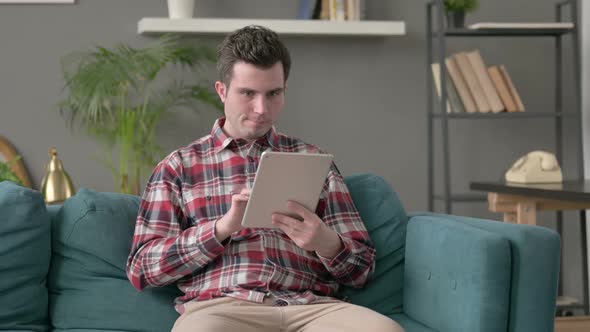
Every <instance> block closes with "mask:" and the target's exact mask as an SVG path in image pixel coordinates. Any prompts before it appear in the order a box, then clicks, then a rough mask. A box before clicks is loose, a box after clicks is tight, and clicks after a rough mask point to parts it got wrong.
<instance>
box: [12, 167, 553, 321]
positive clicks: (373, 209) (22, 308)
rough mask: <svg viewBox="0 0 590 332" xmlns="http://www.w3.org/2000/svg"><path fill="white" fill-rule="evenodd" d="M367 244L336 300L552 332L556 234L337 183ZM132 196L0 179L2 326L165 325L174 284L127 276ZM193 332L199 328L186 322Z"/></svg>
mask: <svg viewBox="0 0 590 332" xmlns="http://www.w3.org/2000/svg"><path fill="white" fill-rule="evenodd" d="M346 182H347V184H348V186H349V189H350V191H351V194H352V196H353V199H354V201H355V204H356V205H357V208H358V209H359V212H360V213H361V215H362V217H363V220H364V221H365V224H366V225H367V229H368V230H369V232H370V233H371V237H372V238H373V240H374V242H375V246H376V248H377V263H376V272H375V276H374V277H373V279H372V281H371V282H370V284H369V285H368V286H366V287H365V288H364V289H350V288H343V289H341V291H340V293H341V294H340V295H341V296H342V297H345V298H347V299H349V300H350V301H351V302H353V303H357V304H360V305H363V306H367V307H369V308H372V309H374V310H376V311H378V312H381V313H383V314H385V315H387V316H389V317H391V318H393V319H395V320H396V321H398V322H399V323H400V324H401V325H402V326H404V328H405V329H406V331H408V332H427V331H453V332H456V331H469V332H477V331H518V332H543V331H553V316H554V312H555V300H556V294H557V281H558V280H557V278H558V267H559V250H560V249H559V248H560V240H559V237H558V235H557V234H556V233H555V232H553V231H551V230H549V229H546V228H541V227H534V226H524V225H513V224H505V223H501V222H497V221H489V220H481V219H473V218H464V217H458V216H451V215H442V214H432V213H414V214H409V215H408V214H406V212H405V211H404V209H403V207H402V204H401V202H400V200H399V199H398V197H397V195H396V194H395V192H394V191H393V190H392V189H391V188H390V186H389V185H388V184H387V183H386V182H385V181H384V180H383V179H382V178H380V177H378V176H375V175H371V174H360V175H354V176H349V177H347V178H346ZM138 204H139V197H137V196H130V195H123V194H116V193H101V192H96V191H93V190H89V189H82V190H80V191H79V192H78V193H77V194H76V195H75V196H74V197H72V198H70V199H68V200H67V201H66V202H65V203H64V204H63V206H49V207H46V205H45V204H44V202H43V200H42V197H41V195H40V193H39V192H37V191H33V190H30V189H28V188H23V187H20V186H17V185H16V184H13V183H10V182H2V183H0V331H59V332H61V331H64V332H65V331H69V332H98V331H102V332H105V331H107V332H108V331H111V332H122V331H141V332H163V331H170V329H171V327H172V325H173V322H174V321H175V320H176V318H177V316H178V315H177V313H176V312H175V311H174V310H173V308H172V301H173V299H174V297H176V296H178V295H179V291H178V290H177V289H176V288H175V287H173V286H169V287H163V288H154V289H147V290H145V291H143V292H138V291H136V290H135V289H134V288H133V287H132V286H131V284H130V283H129V281H128V280H127V278H126V275H125V263H126V259H127V254H128V252H129V248H130V245H131V239H132V235H133V230H134V223H135V217H136V213H137V210H138ZM195 331H198V328H196V329H195Z"/></svg>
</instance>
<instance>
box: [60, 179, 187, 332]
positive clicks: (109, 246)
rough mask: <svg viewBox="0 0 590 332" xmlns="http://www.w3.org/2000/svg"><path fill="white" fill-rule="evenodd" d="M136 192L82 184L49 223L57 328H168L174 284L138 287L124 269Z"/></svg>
mask: <svg viewBox="0 0 590 332" xmlns="http://www.w3.org/2000/svg"><path fill="white" fill-rule="evenodd" d="M138 208H139V197H137V196H131V195H123V194H115V193H100V192H96V191H92V190H88V189H81V190H80V191H79V192H78V194H76V195H75V196H74V197H72V198H70V199H68V200H67V201H66V202H65V204H64V206H63V207H62V209H61V210H60V211H59V213H58V214H57V216H56V218H55V220H54V221H53V225H52V242H53V256H52V260H53V261H52V264H51V269H50V273H49V291H50V293H49V296H50V315H51V321H52V323H53V326H54V328H55V329H57V330H60V331H79V330H109V331H146V332H151V331H153V332H160V331H170V329H171V328H172V325H173V324H174V321H175V320H176V318H177V317H178V314H177V313H176V312H175V311H174V309H173V300H174V298H175V297H176V296H179V295H180V291H178V290H177V289H176V288H175V287H173V286H170V287H163V288H156V289H146V290H144V291H143V292H138V291H137V290H135V288H133V286H132V285H131V283H130V282H129V280H128V279H127V276H126V273H125V264H126V259H127V256H128V254H129V251H130V249H131V239H132V237H133V232H134V227H135V220H136V216H137V211H138Z"/></svg>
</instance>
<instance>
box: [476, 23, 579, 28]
mask: <svg viewBox="0 0 590 332" xmlns="http://www.w3.org/2000/svg"><path fill="white" fill-rule="evenodd" d="M573 27H574V23H572V22H479V23H473V24H470V25H468V26H467V28H468V29H472V30H488V29H489V30H493V29H523V30H527V29H529V30H530V29H572V28H573Z"/></svg>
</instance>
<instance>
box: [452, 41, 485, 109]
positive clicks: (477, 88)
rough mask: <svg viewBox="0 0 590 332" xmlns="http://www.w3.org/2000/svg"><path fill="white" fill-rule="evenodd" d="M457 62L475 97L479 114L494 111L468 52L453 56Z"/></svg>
mask: <svg viewBox="0 0 590 332" xmlns="http://www.w3.org/2000/svg"><path fill="white" fill-rule="evenodd" d="M451 58H454V59H455V61H456V62H457V66H458V67H459V71H460V72H461V75H463V77H464V78H465V82H466V83H467V86H468V87H469V91H470V92H471V96H473V100H474V101H475V105H476V107H477V111H478V112H482V113H488V112H490V111H491V110H492V108H491V106H490V102H489V101H488V99H487V97H486V94H485V93H484V91H483V88H482V86H481V83H480V82H479V80H478V78H477V75H476V74H475V70H474V69H473V67H472V65H471V61H469V58H468V57H467V53H466V52H459V53H456V54H454V55H452V56H451Z"/></svg>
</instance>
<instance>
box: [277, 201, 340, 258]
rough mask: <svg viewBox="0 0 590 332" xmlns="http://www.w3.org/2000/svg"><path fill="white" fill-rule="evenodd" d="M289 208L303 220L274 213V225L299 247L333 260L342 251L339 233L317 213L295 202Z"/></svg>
mask: <svg viewBox="0 0 590 332" xmlns="http://www.w3.org/2000/svg"><path fill="white" fill-rule="evenodd" d="M287 207H288V208H289V210H291V211H293V212H294V213H296V214H297V215H298V216H300V217H301V219H303V220H302V221H300V220H297V219H295V218H292V217H290V216H287V215H284V214H280V213H274V214H273V215H272V223H273V225H275V226H277V227H279V228H280V229H281V230H283V232H285V234H287V236H288V237H289V238H291V240H293V242H295V244H296V245H297V246H299V247H300V248H301V249H304V250H309V251H315V252H316V253H317V254H318V255H320V256H322V257H325V258H333V257H334V256H336V255H337V254H338V253H339V252H340V251H341V250H342V248H343V244H342V240H341V239H340V236H339V235H338V233H336V232H335V231H334V230H332V229H330V228H329V227H328V226H326V225H325V224H324V222H323V221H322V220H321V219H320V217H318V216H317V215H316V214H315V213H313V212H311V211H310V210H308V209H307V208H305V207H304V206H303V205H301V204H299V203H297V202H293V201H289V202H287Z"/></svg>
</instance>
